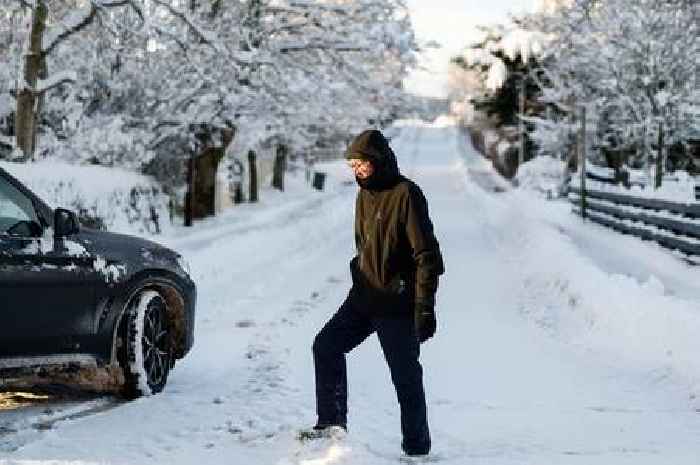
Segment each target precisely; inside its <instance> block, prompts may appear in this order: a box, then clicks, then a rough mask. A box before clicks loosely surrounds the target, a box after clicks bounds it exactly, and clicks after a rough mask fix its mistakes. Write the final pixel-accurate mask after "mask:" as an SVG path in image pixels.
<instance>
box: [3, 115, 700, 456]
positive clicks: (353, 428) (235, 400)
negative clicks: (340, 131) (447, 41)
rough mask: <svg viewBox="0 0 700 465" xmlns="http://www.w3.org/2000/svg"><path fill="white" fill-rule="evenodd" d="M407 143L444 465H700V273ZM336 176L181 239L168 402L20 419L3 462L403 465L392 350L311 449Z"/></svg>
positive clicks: (337, 211)
mask: <svg viewBox="0 0 700 465" xmlns="http://www.w3.org/2000/svg"><path fill="white" fill-rule="evenodd" d="M392 144H393V146H394V148H395V150H396V152H397V154H398V155H399V158H400V165H401V166H402V169H403V171H404V172H405V173H406V174H407V175H409V176H412V177H413V178H415V180H416V181H417V182H418V183H419V184H420V185H421V186H422V187H423V188H424V190H425V192H426V195H427V197H428V200H429V202H430V207H431V214H432V216H433V219H434V222H435V224H436V230H437V234H438V237H439V239H440V241H441V245H442V248H443V253H444V256H445V261H446V268H447V273H446V275H445V276H444V279H443V280H442V281H441V287H440V290H439V294H438V308H437V311H438V324H439V329H438V334H437V336H436V338H435V339H433V340H431V341H430V342H428V343H427V344H425V345H424V346H423V353H422V361H423V365H424V369H425V381H426V391H427V396H428V407H429V416H430V423H431V429H432V435H433V442H434V448H433V451H434V453H433V455H434V457H435V458H436V459H437V460H438V461H439V462H440V463H445V464H450V465H465V464H499V465H501V464H503V465H505V464H538V465H546V464H552V465H563V464H586V465H588V464H593V463H595V464H611V465H622V464H634V465H642V464H674V465H684V464H689V465H690V464H697V463H698V460H699V459H698V457H700V442H699V441H698V434H700V413H697V412H696V408H698V407H700V401H698V400H696V399H695V396H696V395H700V338H698V337H697V335H698V334H699V333H700V304H699V303H698V302H700V285H699V284H698V278H699V277H700V270H699V269H698V268H692V267H690V266H689V265H687V264H685V263H684V262H682V261H681V260H678V259H677V258H675V257H674V256H673V255H672V254H670V253H669V252H667V251H665V250H663V249H661V248H659V247H656V246H654V245H651V244H646V243H642V242H640V241H637V240H636V239H633V238H629V237H624V236H620V235H618V234H617V233H614V232H611V231H608V230H606V229H604V228H602V227H598V226H596V225H594V224H584V223H582V222H581V221H580V220H579V219H578V218H576V217H575V216H573V215H572V214H571V213H570V207H569V205H567V203H566V202H565V201H561V202H547V201H545V200H541V199H540V198H538V197H536V196H533V195H531V194H529V193H527V192H523V191H517V190H506V191H505V192H501V191H503V190H504V188H506V187H507V186H504V183H503V182H502V181H499V180H498V178H495V177H494V175H493V173H492V171H491V169H490V168H489V167H488V165H487V164H486V163H485V162H484V161H483V159H482V158H480V157H479V156H478V155H477V154H476V153H475V152H474V151H473V149H472V148H471V147H469V146H468V145H466V143H465V142H464V141H462V140H461V139H460V138H459V135H458V132H457V131H456V129H455V128H454V127H453V126H451V125H449V124H442V125H435V126H422V125H418V124H413V125H404V126H402V127H401V128H400V130H399V134H398V136H396V137H395V138H394V139H393V140H392ZM327 168H328V170H329V172H331V174H332V177H331V180H330V186H329V189H328V190H327V191H326V192H324V193H318V192H312V191H310V190H308V188H306V187H304V186H302V185H301V180H299V181H297V182H294V180H291V181H292V182H291V183H290V184H291V185H290V192H287V193H285V194H274V193H272V192H267V193H266V195H265V196H264V200H263V202H262V203H261V204H260V205H257V206H245V207H240V208H235V209H232V210H230V211H229V212H227V213H226V214H225V215H222V216H220V217H218V218H215V219H211V220H208V221H205V222H202V223H199V224H198V225H197V226H196V227H195V228H193V229H192V230H187V231H185V230H177V231H175V232H174V233H173V235H171V236H169V237H167V238H165V240H164V242H166V243H167V244H168V245H170V246H172V247H174V248H176V249H178V250H180V251H181V252H182V253H184V254H185V255H186V256H187V257H188V258H189V260H190V261H191V263H192V267H193V273H194V276H195V279H196V281H197V283H198V289H199V296H200V297H199V298H200V300H199V303H198V315H197V327H196V342H195V347H194V349H193V352H192V353H191V354H190V355H189V356H188V357H187V358H186V359H185V360H184V361H183V362H182V363H180V364H179V365H178V366H176V368H175V370H174V371H173V372H172V375H171V378H170V379H169V383H168V387H167V389H166V391H165V392H164V393H163V394H161V395H158V396H155V397H151V398H144V399H139V400H137V401H134V402H129V403H119V402H116V401H115V400H114V399H111V398H105V397H102V398H97V399H91V400H88V401H85V400H79V401H75V402H72V403H70V402H69V403H66V402H65V401H64V400H62V401H56V402H55V403H53V404H52V403H51V402H49V404H48V406H47V405H46V404H44V405H39V406H37V405H36V404H33V406H31V407H27V408H19V409H15V410H9V411H4V412H3V413H2V414H0V464H2V465H6V464H8V465H9V464H15V463H41V464H62V465H65V464H67V463H71V464H76V465H77V464H80V465H87V464H94V463H109V464H129V465H141V464H151V463H153V464H194V463H200V464H232V463H233V464H255V465H258V464H260V465H267V464H270V465H292V464H294V465H297V464H298V465H330V464H353V465H383V464H391V463H397V460H398V457H399V445H400V433H399V417H398V406H397V403H396V399H395V394H394V392H393V388H392V386H391V384H390V380H389V374H388V370H387V369H386V366H385V363H384V361H383V359H382V356H381V351H380V349H379V345H378V342H377V341H376V338H371V339H370V340H368V341H367V342H365V344H364V345H363V346H361V347H360V348H358V349H357V350H356V351H355V352H354V353H352V354H351V356H350V357H349V360H348V363H349V366H348V370H349V379H350V419H349V421H350V425H349V426H350V434H349V436H348V437H347V438H346V439H345V440H344V441H342V442H339V443H334V444H321V445H320V446H318V447H313V446H308V445H306V446H305V445H301V444H299V443H298V442H297V441H296V440H295V439H294V433H295V431H296V430H297V429H298V428H300V427H304V426H309V425H312V424H313V422H314V420H315V416H314V396H313V371H312V369H313V367H312V360H311V342H312V340H313V337H314V335H315V333H316V331H317V330H318V329H319V328H320V327H321V326H322V324H323V323H324V322H325V321H326V320H327V319H328V318H329V317H330V315H331V314H332V313H333V312H334V311H335V310H336V308H337V306H338V305H339V304H340V302H341V301H342V299H343V298H344V296H345V293H346V292H347V289H348V286H349V279H350V278H349V272H348V269H347V262H348V261H349V259H350V258H351V256H352V254H353V245H352V244H353V242H352V224H353V223H352V221H353V213H352V212H353V207H354V194H355V191H356V187H355V186H354V185H353V184H352V182H348V181H351V179H350V177H349V176H348V174H347V173H346V172H345V170H344V169H343V168H342V167H341V166H329V167H327ZM71 409H73V410H71ZM81 409H82V410H81ZM47 410H48V412H47ZM73 411H76V412H81V411H86V413H84V414H80V413H77V414H75V415H72V414H71V412H73Z"/></svg>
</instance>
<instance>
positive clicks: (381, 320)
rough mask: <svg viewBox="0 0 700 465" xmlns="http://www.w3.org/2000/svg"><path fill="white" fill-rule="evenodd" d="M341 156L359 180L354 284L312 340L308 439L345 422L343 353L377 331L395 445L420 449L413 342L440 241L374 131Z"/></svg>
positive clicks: (426, 443) (430, 292)
mask: <svg viewBox="0 0 700 465" xmlns="http://www.w3.org/2000/svg"><path fill="white" fill-rule="evenodd" d="M346 158H347V160H348V164H349V165H350V167H351V168H352V170H353V171H354V173H355V179H356V180H357V183H358V184H359V186H360V190H359V192H358V194H357V202H356V205H355V242H356V246H357V255H356V256H355V257H354V258H353V259H352V261H351V262H350V270H351V273H352V281H353V284H352V288H351V289H350V292H349V294H348V297H347V298H346V299H345V302H343V304H342V305H341V306H340V309H339V310H338V311H337V313H336V314H335V315H334V316H333V317H332V318H331V319H330V320H329V321H328V323H326V325H325V326H324V327H323V329H321V331H320V332H319V333H318V335H317V336H316V338H315V340H314V344H313V354H314V364H315V373H316V406H317V413H318V421H317V424H316V426H315V427H314V428H313V430H311V431H309V432H307V434H308V436H307V437H314V436H316V437H323V436H327V435H329V434H332V432H333V431H334V430H345V429H346V428H347V376H346V365H345V354H347V353H348V352H350V351H351V350H352V349H354V348H355V347H357V346H358V345H359V344H360V343H361V342H362V341H364V340H365V339H366V338H367V337H368V336H369V335H370V334H372V333H374V332H376V333H377V335H378V337H379V342H380V344H381V347H382V350H383V352H384V357H385V359H386V361H387V364H388V365H389V370H390V372H391V379H392V381H393V383H394V387H395V389H396V394H397V397H398V400H399V405H400V408H401V432H402V434H403V441H402V444H401V446H402V449H403V451H404V453H406V454H407V455H411V456H414V455H425V454H427V453H428V452H429V451H430V432H429V430H428V419H427V412H426V405H425V393H424V390H423V370H422V367H421V365H420V362H419V360H418V358H419V354H420V343H422V342H424V341H426V340H427V339H429V338H431V337H432V336H433V335H434V334H435V329H436V319H435V293H436V291H437V287H438V276H439V275H441V274H442V273H443V272H444V267H443V261H442V256H441V254H440V247H439V244H438V241H437V239H436V238H435V235H434V233H433V225H432V222H431V221H430V217H429V215H428V205H427V202H426V199H425V197H424V196H423V193H422V192H421V190H420V188H419V187H418V186H417V185H416V184H414V183H413V182H412V181H411V180H409V179H407V178H405V177H404V176H402V175H401V174H400V173H399V168H398V164H397V161H396V156H395V155H394V152H393V151H392V150H391V148H390V147H389V143H388V142H387V140H386V139H385V138H384V136H383V135H382V133H381V132H379V131H377V130H367V131H365V132H363V133H362V134H360V135H359V136H357V138H356V139H355V140H354V141H353V142H352V144H350V146H349V148H348V150H347V153H346Z"/></svg>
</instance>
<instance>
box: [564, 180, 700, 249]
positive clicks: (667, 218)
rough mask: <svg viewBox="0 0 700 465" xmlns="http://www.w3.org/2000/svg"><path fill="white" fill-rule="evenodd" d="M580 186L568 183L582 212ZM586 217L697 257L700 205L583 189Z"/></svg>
mask: <svg viewBox="0 0 700 465" xmlns="http://www.w3.org/2000/svg"><path fill="white" fill-rule="evenodd" d="M581 194H582V192H581V189H580V188H579V187H576V186H569V200H570V202H571V203H572V204H573V205H574V212H576V213H578V214H581V213H582V212H581ZM584 195H585V199H586V200H585V204H584V208H585V212H584V213H585V215H584V216H585V217H587V218H589V219H590V220H592V221H594V222H596V223H599V224H602V225H604V226H607V227H610V228H612V229H615V230H616V231H619V232H621V233H624V234H630V235H633V236H637V237H640V238H642V239H644V240H651V241H655V242H657V243H659V244H660V245H662V246H664V247H666V248H669V249H676V250H679V251H681V252H683V253H685V254H687V255H689V256H692V258H693V259H694V260H697V259H700V205H699V204H685V203H676V202H670V201H668V200H658V199H650V198H643V197H636V196H634V195H627V194H620V193H614V192H602V191H598V190H595V189H586V191H585V193H584Z"/></svg>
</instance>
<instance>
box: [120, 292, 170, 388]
mask: <svg viewBox="0 0 700 465" xmlns="http://www.w3.org/2000/svg"><path fill="white" fill-rule="evenodd" d="M125 318H126V319H127V321H126V323H127V325H126V344H125V347H124V348H125V351H126V353H125V355H126V357H125V363H124V366H123V369H124V379H125V383H124V394H125V395H126V396H127V397H131V398H135V397H139V396H147V395H151V394H157V393H159V392H161V391H162V390H163V388H164V387H165V383H166V382H167V380H168V372H169V371H170V366H171V360H172V348H171V345H172V343H171V340H172V338H171V334H170V332H171V325H170V321H169V318H168V307H167V303H166V302H165V299H164V298H163V297H162V296H161V295H160V294H159V293H158V292H156V291H154V290H151V289H146V290H143V291H141V292H140V293H139V294H138V295H137V296H136V297H135V298H134V299H133V301H132V304H131V305H130V306H129V309H128V310H127V313H126V316H125Z"/></svg>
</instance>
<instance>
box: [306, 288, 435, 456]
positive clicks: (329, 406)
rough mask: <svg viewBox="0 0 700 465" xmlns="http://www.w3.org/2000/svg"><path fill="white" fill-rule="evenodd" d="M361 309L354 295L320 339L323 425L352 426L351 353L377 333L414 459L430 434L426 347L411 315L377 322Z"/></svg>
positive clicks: (320, 415) (317, 348)
mask: <svg viewBox="0 0 700 465" xmlns="http://www.w3.org/2000/svg"><path fill="white" fill-rule="evenodd" d="M358 304H359V298H358V297H357V296H356V294H355V292H354V291H353V290H351V291H350V294H349V295H348V297H347V299H346V300H345V302H343V304H342V305H341V307H340V309H339V310H338V312H337V313H336V314H335V315H333V317H332V318H331V319H330V320H329V321H328V323H326V325H325V326H324V327H323V329H321V331H319V333H318V334H317V335H316V339H315V340H314V345H313V353H314V365H315V369H316V411H317V413H318V425H321V426H324V425H343V426H345V425H346V424H347V411H348V408H347V397H348V389H347V374H346V366H345V354H347V353H348V352H350V351H351V350H352V349H354V348H355V347H357V346H358V345H360V343H361V342H362V341H364V340H365V339H366V338H367V337H368V336H369V335H370V334H372V333H373V332H375V331H376V332H377V336H378V337H379V343H380V344H381V346H382V350H383V352H384V358H385V359H386V361H387V364H388V365H389V370H390V371H391V379H392V381H393V383H394V387H395V388H396V395H397V397H398V400H399V405H400V407H401V432H402V433H403V443H402V445H403V449H404V451H406V452H407V453H412V454H422V453H428V451H429V450H430V433H429V430H428V419H427V413H426V406H425V393H424V391H423V369H422V367H421V365H420V362H419V361H418V358H419V355H420V344H419V343H418V338H417V337H416V330H415V323H414V319H413V316H412V314H410V313H409V314H408V315H410V316H408V315H407V316H391V317H381V318H380V317H372V316H369V315H368V314H367V313H365V312H363V309H362V308H360V305H358ZM405 305H407V303H406V304H405ZM404 314H406V313H404Z"/></svg>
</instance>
